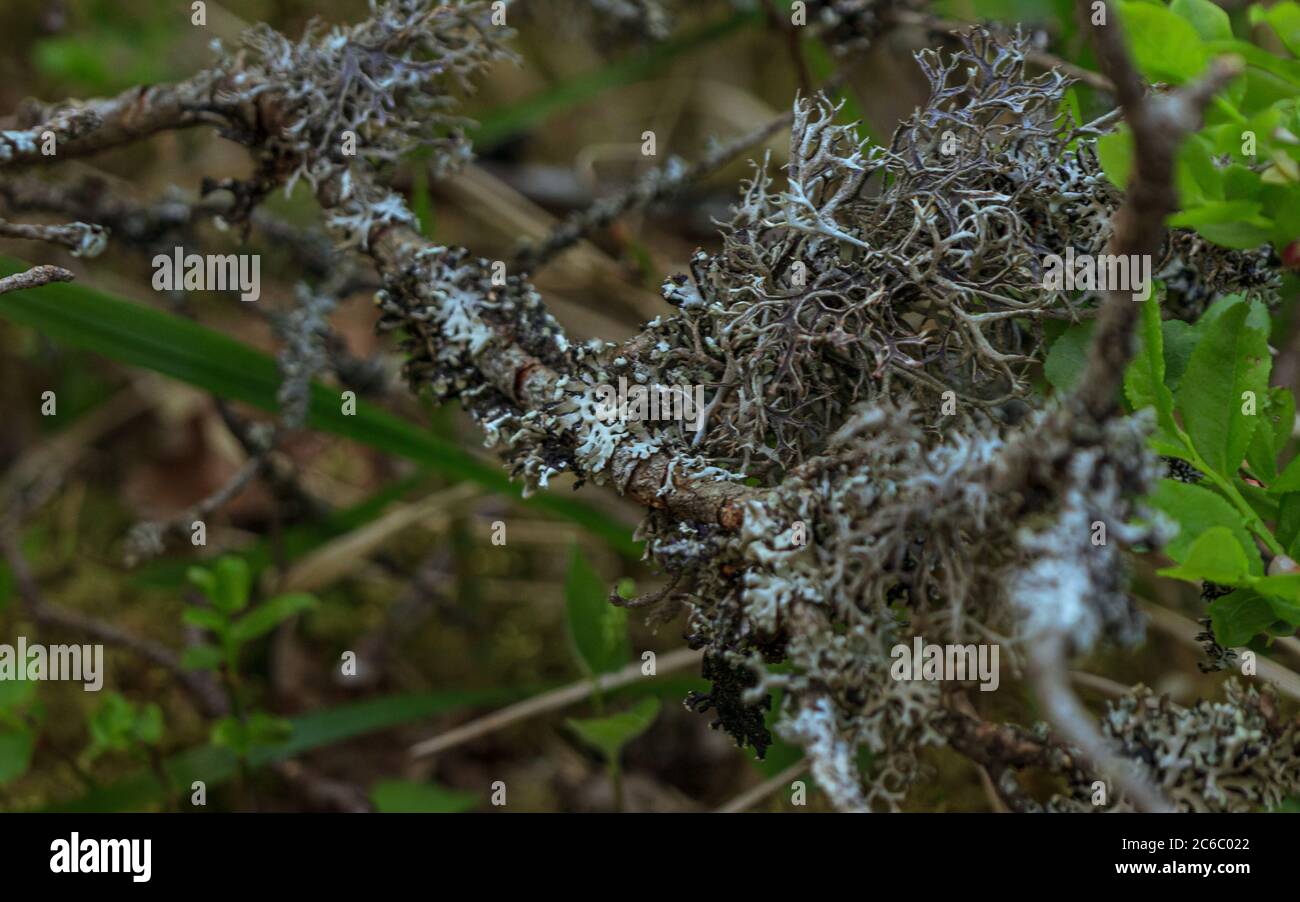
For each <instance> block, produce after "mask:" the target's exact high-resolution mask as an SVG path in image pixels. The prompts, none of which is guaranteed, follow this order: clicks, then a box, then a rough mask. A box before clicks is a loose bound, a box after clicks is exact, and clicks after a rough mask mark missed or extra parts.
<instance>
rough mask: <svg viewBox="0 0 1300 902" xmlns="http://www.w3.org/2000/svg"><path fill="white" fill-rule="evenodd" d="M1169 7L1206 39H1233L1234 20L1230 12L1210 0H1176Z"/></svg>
mask: <svg viewBox="0 0 1300 902" xmlns="http://www.w3.org/2000/svg"><path fill="white" fill-rule="evenodd" d="M1169 9H1170V11H1171V12H1173V13H1176V14H1177V15H1179V16H1182V17H1183V18H1184V19H1186V20H1187V21H1188V22H1190V23H1191V25H1192V27H1193V28H1195V29H1196V33H1197V34H1198V35H1200V37H1201V38H1202V39H1204V40H1207V41H1215V40H1231V39H1232V22H1231V21H1229V19H1228V14H1227V13H1226V12H1224V11H1223V10H1222V9H1221V8H1219V7H1218V6H1216V5H1215V4H1213V3H1211V2H1210V0H1174V2H1173V3H1171V4H1170V5H1169Z"/></svg>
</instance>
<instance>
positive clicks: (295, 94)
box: [215, 0, 512, 248]
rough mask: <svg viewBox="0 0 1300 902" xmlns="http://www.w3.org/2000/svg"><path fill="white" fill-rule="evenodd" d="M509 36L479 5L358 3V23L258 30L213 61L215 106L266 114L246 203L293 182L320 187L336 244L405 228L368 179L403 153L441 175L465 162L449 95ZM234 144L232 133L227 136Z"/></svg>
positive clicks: (453, 0)
mask: <svg viewBox="0 0 1300 902" xmlns="http://www.w3.org/2000/svg"><path fill="white" fill-rule="evenodd" d="M511 34H512V32H511V31H510V30H509V29H507V28H505V27H503V26H498V25H494V24H493V22H492V5H491V4H490V3H488V2H485V0H370V16H369V17H367V18H366V19H364V20H362V21H361V22H360V23H359V24H356V25H352V26H346V27H344V26H336V27H334V28H331V29H329V30H328V31H324V30H323V28H322V26H321V25H320V23H319V22H317V21H316V20H313V21H312V22H310V23H309V24H308V26H307V28H306V30H305V31H304V33H303V35H302V36H301V37H300V38H299V39H298V40H297V41H291V40H290V39H288V38H286V37H285V36H284V35H282V34H280V33H279V32H277V31H275V30H274V29H272V28H271V27H270V26H267V25H264V24H261V25H257V26H254V27H253V28H251V29H249V30H248V31H247V32H245V33H244V34H243V35H242V36H241V39H240V40H241V44H242V47H243V49H242V51H241V52H240V53H237V54H232V55H227V56H225V57H224V58H223V60H222V62H221V64H220V66H219V70H218V71H219V72H220V74H221V75H222V79H221V82H220V84H221V88H220V90H218V91H217V92H216V94H215V101H216V103H217V105H218V107H219V108H224V109H228V110H239V109H242V108H246V107H248V106H250V105H252V106H257V107H259V108H261V107H265V108H273V109H274V110H275V116H274V118H273V119H272V120H271V121H265V122H262V121H260V117H258V121H259V125H260V127H262V128H263V129H265V134H260V135H257V136H247V138H248V140H249V142H250V143H255V144H256V145H257V146H258V147H259V148H260V154H261V163H262V171H261V172H260V173H259V175H258V179H257V181H256V183H255V185H254V188H253V190H252V194H253V195H254V199H256V196H257V195H259V194H261V193H264V192H265V191H266V190H268V189H269V188H270V187H273V186H276V185H280V184H283V185H284V186H285V188H286V190H291V189H292V187H293V185H294V184H295V183H296V182H297V180H299V179H303V180H305V181H306V182H308V183H309V184H310V185H311V186H312V188H313V189H314V190H316V191H317V192H318V193H319V190H320V188H321V186H322V185H329V186H330V190H331V193H332V194H333V199H334V203H333V204H332V205H331V207H332V209H331V211H330V219H329V224H330V225H331V226H332V228H333V229H334V230H335V231H336V232H337V233H339V234H340V235H341V244H342V246H344V247H350V246H360V247H362V248H365V247H366V245H367V241H368V238H369V235H370V232H371V229H373V228H374V227H375V226H376V225H383V224H391V223H404V224H411V223H413V222H414V217H413V216H412V215H411V213H410V211H409V210H407V209H406V206H405V204H404V203H403V202H402V200H401V198H400V197H399V196H398V195H396V194H394V193H393V192H392V191H390V190H389V189H387V188H385V187H382V186H381V184H380V183H379V181H378V180H377V179H374V178H372V177H371V174H372V172H373V171H374V170H376V169H377V168H378V167H381V166H383V165H385V164H392V163H395V162H397V161H398V160H400V159H401V158H402V157H404V156H405V155H407V154H409V153H411V152H412V151H415V150H423V151H425V152H429V153H430V155H431V159H432V161H433V163H434V164H435V166H436V167H437V168H438V169H440V170H442V171H450V170H452V169H454V168H455V167H457V166H458V165H460V164H461V163H463V162H464V161H465V160H466V159H468V157H469V145H468V143H467V142H466V141H465V139H464V136H463V128H464V126H465V124H466V120H464V119H462V118H460V117H457V116H455V115H453V114H452V113H451V110H452V108H453V107H454V106H455V104H456V97H455V95H454V92H455V91H456V90H460V91H462V92H467V91H470V90H472V88H473V79H474V77H475V76H477V75H478V74H480V73H481V72H482V71H483V69H484V68H485V67H486V66H487V65H488V64H489V63H491V62H492V61H493V60H496V59H502V58H509V57H510V56H511V54H510V53H509V51H507V50H506V49H505V47H504V43H503V42H504V41H506V40H507V39H508V38H509V37H510V36H511ZM232 137H236V138H239V137H241V136H239V135H232Z"/></svg>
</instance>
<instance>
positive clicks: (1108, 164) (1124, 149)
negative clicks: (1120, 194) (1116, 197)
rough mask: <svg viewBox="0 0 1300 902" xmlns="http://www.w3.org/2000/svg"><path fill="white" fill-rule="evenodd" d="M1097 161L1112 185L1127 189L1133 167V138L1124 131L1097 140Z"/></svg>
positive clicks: (1114, 132)
mask: <svg viewBox="0 0 1300 902" xmlns="http://www.w3.org/2000/svg"><path fill="white" fill-rule="evenodd" d="M1097 160H1098V162H1100V163H1101V171H1102V172H1104V173H1105V174H1106V178H1108V179H1110V183H1111V184H1112V185H1114V186H1115V187H1116V188H1125V187H1127V186H1128V177H1129V172H1130V171H1131V170H1132V167H1133V136H1132V135H1130V134H1129V133H1128V132H1127V131H1124V130H1122V129H1120V130H1117V131H1113V132H1111V133H1109V134H1106V135H1102V136H1101V137H1100V138H1098V139H1097Z"/></svg>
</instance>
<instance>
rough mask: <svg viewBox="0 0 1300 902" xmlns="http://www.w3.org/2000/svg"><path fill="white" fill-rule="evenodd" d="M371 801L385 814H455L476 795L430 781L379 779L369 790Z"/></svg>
mask: <svg viewBox="0 0 1300 902" xmlns="http://www.w3.org/2000/svg"><path fill="white" fill-rule="evenodd" d="M370 801H371V802H372V803H373V804H374V806H375V810H376V811H379V812H383V813H385V814H456V813H458V812H461V811H468V810H469V809H471V808H473V807H474V806H475V805H476V804H478V797H477V796H475V795H474V794H472V793H467V792H456V791H454V790H451V789H447V788H445V787H443V786H438V785H436V784H433V783H416V782H414V781H411V780H380V781H379V782H378V783H376V784H375V786H374V788H373V789H371V790H370Z"/></svg>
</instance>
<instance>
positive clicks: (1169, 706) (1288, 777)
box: [1047, 680, 1300, 812]
mask: <svg viewBox="0 0 1300 902" xmlns="http://www.w3.org/2000/svg"><path fill="white" fill-rule="evenodd" d="M1225 696H1226V698H1225V700H1224V701H1222V702H1212V701H1208V700H1201V701H1198V702H1197V703H1196V704H1195V705H1193V706H1192V707H1190V708H1184V707H1182V706H1180V705H1176V704H1174V703H1173V702H1172V701H1170V700H1169V698H1168V697H1165V696H1160V695H1157V694H1156V693H1154V692H1152V691H1151V690H1150V689H1147V688H1146V687H1145V686H1138V687H1136V688H1135V689H1134V690H1133V691H1131V692H1129V693H1128V694H1126V695H1125V696H1123V697H1122V698H1120V699H1118V700H1117V701H1115V702H1113V703H1111V704H1110V705H1108V706H1107V710H1106V714H1105V716H1104V717H1103V718H1102V728H1103V730H1104V732H1105V734H1106V736H1107V737H1108V738H1109V739H1111V740H1112V741H1114V742H1115V743H1116V745H1117V746H1118V747H1119V748H1120V749H1121V750H1122V751H1123V753H1124V754H1125V755H1127V756H1129V757H1132V758H1138V759H1141V760H1143V761H1145V762H1146V763H1147V765H1148V766H1149V767H1150V769H1151V770H1152V773H1153V779H1154V782H1155V783H1156V785H1158V786H1159V787H1161V789H1162V790H1163V791H1164V792H1165V794H1166V795H1167V796H1168V797H1169V799H1170V800H1171V801H1172V802H1173V803H1174V804H1175V805H1176V806H1177V807H1178V808H1179V809H1180V810H1183V811H1208V812H1237V811H1256V810H1259V809H1260V808H1272V807H1277V806H1278V805H1280V804H1281V803H1282V802H1283V801H1284V800H1285V799H1286V798H1287V797H1288V796H1292V795H1294V794H1295V793H1296V792H1297V791H1300V768H1297V767H1296V759H1297V756H1298V755H1300V721H1297V720H1296V719H1294V718H1292V719H1289V720H1288V719H1285V718H1284V717H1283V716H1282V714H1281V713H1280V711H1279V701H1278V697H1277V693H1276V692H1275V691H1274V690H1273V688H1272V687H1271V686H1269V685H1268V684H1263V685H1262V686H1261V687H1259V688H1256V687H1254V686H1244V685H1243V684H1242V683H1240V682H1239V681H1237V680H1229V681H1228V682H1227V683H1226V684H1225ZM1093 793H1094V790H1093V787H1092V778H1091V777H1090V776H1088V775H1086V774H1082V773H1079V772H1077V771H1076V772H1074V773H1073V775H1072V779H1071V792H1070V794H1069V795H1068V796H1064V797H1057V798H1054V799H1052V800H1051V801H1050V802H1049V803H1048V806H1047V807H1048V808H1049V809H1050V810H1054V811H1095V810H1098V809H1097V806H1095V805H1094V804H1093V802H1092V797H1093ZM1105 810H1132V809H1131V806H1129V805H1128V804H1127V802H1126V801H1125V800H1122V799H1121V800H1118V801H1117V802H1115V803H1114V804H1112V805H1110V806H1109V807H1108V808H1107V809H1105Z"/></svg>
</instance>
